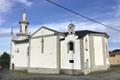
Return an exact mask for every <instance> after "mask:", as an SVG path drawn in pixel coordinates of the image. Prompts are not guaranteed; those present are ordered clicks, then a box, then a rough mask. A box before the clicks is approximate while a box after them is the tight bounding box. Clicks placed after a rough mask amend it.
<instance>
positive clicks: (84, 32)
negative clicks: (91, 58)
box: [63, 30, 109, 38]
mask: <svg viewBox="0 0 120 80" xmlns="http://www.w3.org/2000/svg"><path fill="white" fill-rule="evenodd" d="M91 33H93V34H105V35H106V36H107V37H109V36H108V35H107V34H106V33H103V32H96V31H90V30H81V31H75V34H76V35H77V36H78V38H83V37H84V36H85V35H87V34H91ZM63 34H65V36H67V35H68V32H63Z"/></svg>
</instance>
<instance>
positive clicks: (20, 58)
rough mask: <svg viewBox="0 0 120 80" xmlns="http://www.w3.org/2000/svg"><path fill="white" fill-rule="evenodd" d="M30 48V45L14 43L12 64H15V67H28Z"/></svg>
mask: <svg viewBox="0 0 120 80" xmlns="http://www.w3.org/2000/svg"><path fill="white" fill-rule="evenodd" d="M28 46H29V44H28V43H20V44H14V43H12V51H11V52H12V53H11V64H12V63H14V65H15V67H28ZM17 50H18V52H17Z"/></svg>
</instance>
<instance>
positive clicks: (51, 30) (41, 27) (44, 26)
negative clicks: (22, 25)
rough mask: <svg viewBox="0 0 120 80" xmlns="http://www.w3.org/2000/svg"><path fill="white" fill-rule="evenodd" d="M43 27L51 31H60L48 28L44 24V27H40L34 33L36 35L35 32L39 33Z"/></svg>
mask: <svg viewBox="0 0 120 80" xmlns="http://www.w3.org/2000/svg"><path fill="white" fill-rule="evenodd" d="M42 28H44V29H47V30H50V31H53V32H58V31H56V30H53V29H50V28H47V27H45V26H42V27H40V28H39V29H37V30H36V31H35V32H34V33H33V34H32V35H34V34H35V33H37V32H38V31H39V30H40V29H42Z"/></svg>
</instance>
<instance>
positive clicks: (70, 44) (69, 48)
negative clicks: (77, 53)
mask: <svg viewBox="0 0 120 80" xmlns="http://www.w3.org/2000/svg"><path fill="white" fill-rule="evenodd" d="M69 51H74V42H72V41H70V42H69V43H68V52H69Z"/></svg>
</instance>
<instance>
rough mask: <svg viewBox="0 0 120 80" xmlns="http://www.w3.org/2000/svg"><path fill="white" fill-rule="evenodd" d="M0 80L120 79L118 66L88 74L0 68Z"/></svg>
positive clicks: (119, 67)
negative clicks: (18, 70) (59, 73)
mask: <svg viewBox="0 0 120 80" xmlns="http://www.w3.org/2000/svg"><path fill="white" fill-rule="evenodd" d="M0 80H120V66H117V67H112V68H111V69H110V70H109V71H107V72H95V73H91V74H88V75H79V76H78V75H76V76H73V75H41V74H27V73H25V72H24V73H23V72H13V71H9V70H6V69H4V70H0Z"/></svg>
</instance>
